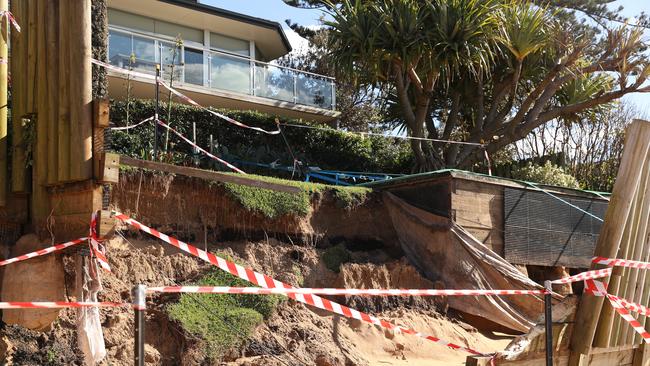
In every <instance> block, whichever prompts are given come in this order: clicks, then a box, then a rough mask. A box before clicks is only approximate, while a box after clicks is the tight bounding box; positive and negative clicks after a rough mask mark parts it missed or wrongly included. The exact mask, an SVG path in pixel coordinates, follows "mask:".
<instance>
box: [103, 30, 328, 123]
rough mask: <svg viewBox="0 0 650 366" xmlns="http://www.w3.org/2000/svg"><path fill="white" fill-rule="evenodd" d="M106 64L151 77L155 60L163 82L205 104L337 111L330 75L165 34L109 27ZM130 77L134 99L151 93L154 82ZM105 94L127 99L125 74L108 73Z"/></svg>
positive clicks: (324, 115)
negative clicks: (174, 40)
mask: <svg viewBox="0 0 650 366" xmlns="http://www.w3.org/2000/svg"><path fill="white" fill-rule="evenodd" d="M109 62H110V63H111V64H113V65H114V66H117V67H120V68H124V69H132V70H134V71H138V72H143V73H148V74H152V75H153V74H154V72H155V67H156V64H160V65H161V73H162V74H161V78H162V79H163V80H165V81H167V82H169V81H170V79H173V83H174V86H175V87H176V88H178V89H179V90H181V91H182V92H183V93H186V94H187V95H188V96H189V97H191V98H192V99H194V100H196V101H197V102H199V103H200V104H202V105H204V106H211V107H216V108H228V109H239V110H257V111H260V112H265V113H270V114H275V115H279V116H285V117H291V118H302V119H307V120H313V121H320V122H327V121H331V120H333V119H335V118H337V117H338V116H339V115H340V113H339V112H337V111H336V86H335V80H334V79H333V78H330V77H327V76H323V75H317V74H313V73H309V72H304V71H300V70H295V69H291V68H287V67H282V66H279V65H275V64H271V63H266V62H262V61H258V60H255V59H253V58H252V57H248V56H243V55H238V54H233V53H230V52H222V51H218V50H214V49H210V48H209V47H207V46H203V47H201V46H198V45H196V44H194V45H192V44H189V45H186V44H185V43H183V44H181V45H174V43H171V42H170V40H169V39H165V38H163V36H160V37H158V36H155V35H145V34H140V33H137V32H133V31H129V30H126V29H121V28H116V27H112V28H111V31H110V38H109ZM172 65H173V66H172ZM172 73H173V78H171V77H170V76H171V75H172ZM130 80H131V95H132V97H134V98H153V97H154V96H155V92H154V90H155V86H154V83H153V81H152V80H148V79H145V78H138V77H134V78H131V79H130ZM109 93H110V96H111V98H114V99H125V98H126V94H127V81H126V77H125V76H123V75H122V74H120V73H119V72H112V71H109Z"/></svg>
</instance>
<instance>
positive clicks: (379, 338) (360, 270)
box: [0, 170, 508, 365]
mask: <svg viewBox="0 0 650 366" xmlns="http://www.w3.org/2000/svg"><path fill="white" fill-rule="evenodd" d="M300 186H301V187H302V188H304V195H301V194H299V195H297V196H296V195H294V196H286V195H284V194H277V193H272V192H265V191H259V190H255V189H248V188H245V189H241V188H237V187H232V186H228V185H224V184H217V183H212V182H207V181H203V180H200V179H195V178H188V177H182V176H171V175H160V174H154V173H152V172H147V171H139V170H131V171H127V172H123V174H121V181H120V184H119V185H117V186H116V187H114V189H113V192H112V204H113V207H114V208H115V209H117V210H120V211H122V212H125V213H127V214H129V215H132V216H133V217H135V218H137V219H138V220H140V221H142V222H143V223H145V224H147V225H150V226H152V227H155V228H156V229H158V230H160V231H162V232H165V233H167V234H170V235H173V236H175V237H178V238H179V239H184V240H187V241H188V242H192V243H195V244H196V245H197V246H199V247H201V248H205V249H207V250H209V251H212V252H217V253H219V254H220V255H222V256H226V257H229V258H231V259H233V260H235V261H236V262H239V263H241V264H243V265H246V266H249V267H251V268H253V269H255V270H257V271H259V272H261V273H265V274H268V275H270V276H272V277H274V278H276V279H278V280H280V281H284V282H286V283H289V284H291V285H293V286H303V287H344V288H437V287H440V284H436V283H432V282H430V281H429V280H427V279H426V278H424V277H422V276H421V275H420V273H419V272H418V271H417V270H416V269H415V267H413V266H412V265H411V264H410V263H409V262H408V261H407V260H406V259H405V257H404V256H403V253H402V251H401V249H400V245H399V243H398V240H397V237H396V234H395V232H394V229H393V226H392V223H391V222H390V218H389V215H388V214H387V212H386V211H385V210H386V209H385V208H384V206H383V205H382V203H381V200H380V199H379V197H378V196H375V194H373V193H372V192H368V191H364V190H341V189H333V188H326V187H323V186H318V185H304V186H303V185H300ZM118 229H119V231H118V232H115V233H113V234H112V235H111V239H110V240H109V241H108V242H107V247H108V257H109V262H110V264H111V266H112V268H113V273H112V274H103V275H102V282H103V287H104V288H103V290H102V291H101V292H100V298H99V300H100V301H116V302H129V301H130V290H131V288H132V287H133V286H134V285H135V284H145V285H147V286H164V285H176V284H207V285H215V286H216V285H223V286H246V285H247V284H244V283H242V282H237V281H234V280H232V279H231V278H230V277H232V276H230V275H223V273H221V274H218V273H216V272H218V270H216V272H215V269H214V267H211V266H209V265H207V264H205V263H204V262H201V261H200V260H199V259H197V258H194V257H191V256H189V255H187V254H183V253H181V252H179V251H178V250H177V249H175V248H173V247H171V246H169V245H167V244H164V243H161V242H159V241H156V240H155V239H152V238H150V237H145V236H143V235H144V234H142V233H139V232H136V231H132V230H129V229H128V228H127V227H124V226H118ZM73 256H74V254H68V255H66V256H64V257H63V258H60V257H57V259H56V260H57V261H61V260H63V262H62V266H61V268H62V270H63V271H65V276H64V279H65V281H64V290H65V291H63V294H62V295H61V296H64V295H65V296H66V297H67V298H68V299H70V300H74V297H73V296H72V295H71V294H73V293H74V289H73V288H72V287H73V285H72V284H73V283H74V265H73V262H74V260H73V258H72V257H73ZM27 295H29V294H26V296H27ZM330 299H331V300H335V301H338V302H340V303H342V304H345V305H348V306H351V307H353V308H357V309H359V310H362V311H366V312H369V313H372V314H373V315H377V316H379V317H381V318H385V319H388V320H391V321H394V322H395V323H397V324H399V325H402V326H406V327H409V328H412V329H417V330H418V331H420V332H423V333H427V334H430V335H433V336H435V337H439V338H442V339H445V340H447V341H450V342H453V343H455V344H459V345H463V346H466V347H471V348H473V349H478V350H483V351H486V352H489V351H494V350H496V349H502V348H503V347H504V345H505V344H506V343H507V342H508V338H507V337H498V336H494V335H493V334H490V333H481V332H479V331H477V330H476V329H475V328H473V327H472V326H470V325H468V324H466V323H465V322H463V319H462V315H461V314H457V313H455V312H454V311H452V310H448V307H447V304H446V299H444V298H415V297H413V298H410V297H409V298H406V297H380V298H361V297H354V296H352V297H343V296H341V297H330ZM147 307H148V314H147V319H146V327H147V328H146V343H147V346H146V362H147V364H148V365H197V364H207V365H213V364H222V362H225V363H227V364H231V365H299V364H316V365H374V364H378V363H382V364H394V365H402V364H404V365H406V364H408V365H418V364H427V365H431V364H434V365H435V364H441V365H442V364H449V363H452V362H462V360H464V358H465V356H466V355H465V354H464V353H462V352H459V351H454V350H450V349H448V348H447V347H444V346H440V345H437V344H435V343H433V342H430V341H426V340H423V339H421V338H417V337H414V336H410V335H403V334H396V333H395V332H393V331H388V330H385V329H382V328H379V327H376V326H373V325H370V324H367V323H362V322H360V321H356V320H349V319H345V318H343V317H339V316H336V315H332V314H331V313H327V312H324V311H320V310H316V309H314V308H309V307H307V306H305V305H303V304H300V303H296V302H293V301H287V300H285V299H283V298H274V299H272V298H270V297H265V298H261V297H253V296H248V297H241V296H240V297H235V296H234V295H177V294H160V295H154V296H150V297H149V298H148V304H147ZM101 322H102V329H103V332H104V339H105V342H106V348H107V352H108V355H107V357H106V360H105V361H104V362H103V363H104V364H106V365H127V364H132V362H133V316H132V313H131V310H129V309H122V308H112V309H102V310H101ZM75 328H76V322H75V315H74V311H72V310H64V311H61V312H60V316H59V318H58V320H56V321H55V322H54V323H53V324H52V326H51V329H50V330H46V332H45V333H36V332H30V331H24V330H21V328H16V327H6V328H5V329H4V330H3V331H2V337H1V338H0V339H1V340H2V341H1V342H0V351H3V352H4V356H5V357H4V358H5V359H6V360H7V361H8V362H9V364H12V363H13V364H17V365H18V364H19V365H42V364H47V365H69V364H81V363H80V362H81V361H80V360H79V359H78V358H77V357H78V356H75V355H78V354H79V351H78V350H77V349H76V347H75V338H76V332H75Z"/></svg>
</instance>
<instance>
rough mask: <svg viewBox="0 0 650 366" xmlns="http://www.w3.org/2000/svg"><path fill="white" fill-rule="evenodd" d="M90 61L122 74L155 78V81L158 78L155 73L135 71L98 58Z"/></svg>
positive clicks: (149, 78) (148, 78)
mask: <svg viewBox="0 0 650 366" xmlns="http://www.w3.org/2000/svg"><path fill="white" fill-rule="evenodd" d="M90 61H91V62H92V63H94V64H95V65H97V66H101V67H103V68H105V69H107V70H112V71H115V72H119V73H120V74H124V75H130V76H135V77H139V78H143V79H147V80H154V81H155V80H156V76H155V75H151V74H145V73H143V72H137V71H133V70H127V69H123V68H121V67H118V66H114V65H111V64H109V63H106V62H103V61H99V60H96V59H94V58H93V59H91V60H90Z"/></svg>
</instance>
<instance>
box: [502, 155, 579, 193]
mask: <svg viewBox="0 0 650 366" xmlns="http://www.w3.org/2000/svg"><path fill="white" fill-rule="evenodd" d="M512 176H513V178H515V179H520V180H525V181H529V182H534V183H542V184H548V185H553V186H560V187H567V188H576V189H579V188H580V184H579V183H578V180H577V179H576V178H575V177H573V176H572V175H570V174H568V173H567V172H566V171H565V170H564V169H562V168H560V167H559V166H557V165H554V164H553V163H551V162H550V161H547V162H546V163H545V164H544V165H541V166H540V165H533V164H532V163H528V165H526V166H524V167H521V168H515V170H513V172H512Z"/></svg>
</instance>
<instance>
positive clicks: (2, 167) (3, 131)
mask: <svg viewBox="0 0 650 366" xmlns="http://www.w3.org/2000/svg"><path fill="white" fill-rule="evenodd" d="M8 10H9V0H0V11H8ZM0 26H1V27H2V30H1V31H0V33H2V34H0V59H2V60H3V61H4V62H2V63H0V207H3V206H6V205H7V187H8V186H7V173H8V168H9V166H8V164H7V63H6V62H8V60H9V57H8V56H9V55H8V52H7V51H8V47H7V41H8V40H9V38H8V37H9V33H7V30H8V29H9V26H10V25H9V20H8V19H7V17H3V18H2V20H1V21H0Z"/></svg>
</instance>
